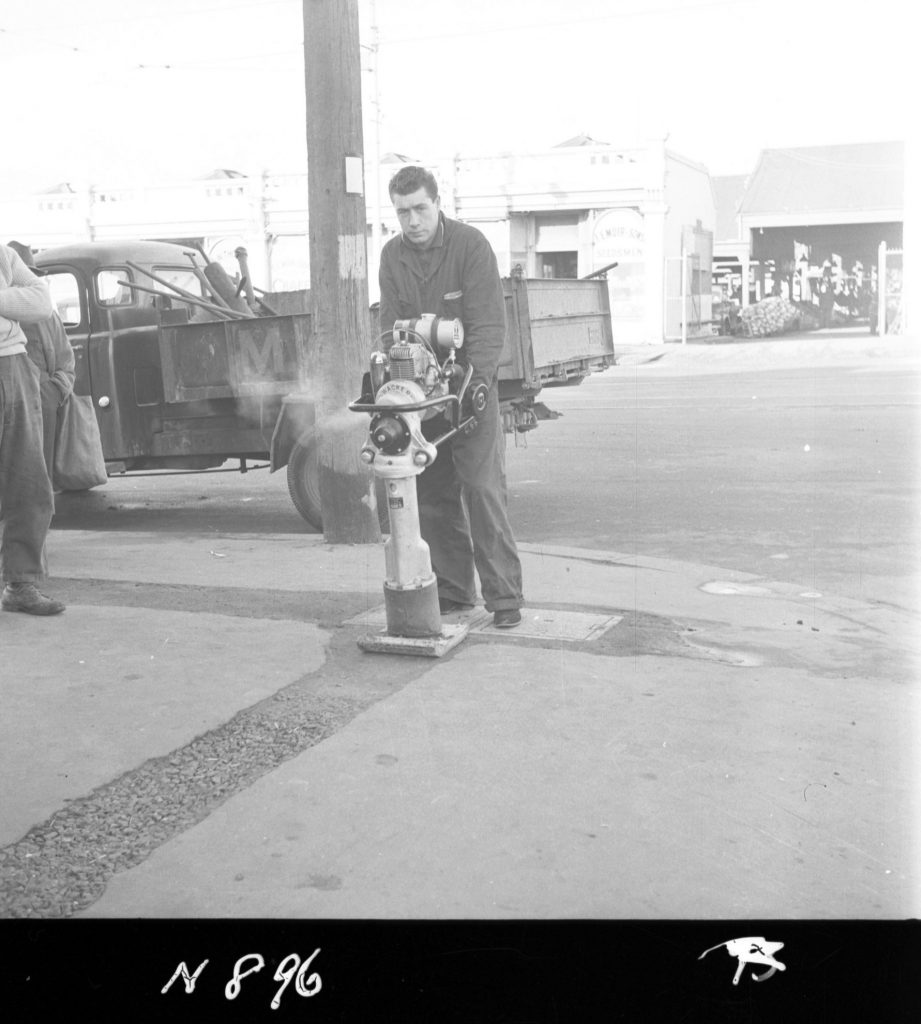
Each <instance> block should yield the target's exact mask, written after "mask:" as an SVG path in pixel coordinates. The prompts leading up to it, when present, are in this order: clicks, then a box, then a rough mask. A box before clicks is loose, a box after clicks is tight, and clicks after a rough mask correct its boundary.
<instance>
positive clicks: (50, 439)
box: [39, 376, 61, 487]
mask: <svg viewBox="0 0 921 1024" xmlns="http://www.w3.org/2000/svg"><path fill="white" fill-rule="evenodd" d="M39 392H40V394H41V402H42V436H43V438H44V450H45V467H46V469H47V470H48V476H49V477H51V478H52V487H53V486H54V478H53V474H54V440H55V434H56V433H57V427H58V411H59V410H60V408H61V391H60V389H59V388H58V387H57V385H56V384H54V383H52V380H51V378H50V377H47V376H46V377H44V379H43V380H41V382H40V384H39Z"/></svg>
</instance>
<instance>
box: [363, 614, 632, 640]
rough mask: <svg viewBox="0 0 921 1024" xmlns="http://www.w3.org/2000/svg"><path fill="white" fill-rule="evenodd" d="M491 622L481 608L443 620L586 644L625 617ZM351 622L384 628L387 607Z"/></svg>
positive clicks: (478, 629) (510, 636) (508, 635)
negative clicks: (507, 625) (501, 625)
mask: <svg viewBox="0 0 921 1024" xmlns="http://www.w3.org/2000/svg"><path fill="white" fill-rule="evenodd" d="M492 619H493V617H492V612H488V611H486V610H485V609H484V608H481V607H479V606H478V607H476V608H472V609H471V610H470V611H468V612H453V613H452V614H451V615H448V616H445V620H444V621H445V622H449V623H460V624H463V625H466V626H467V627H468V629H469V631H470V632H471V633H481V634H488V635H490V636H495V637H501V638H502V639H504V640H515V639H527V640H560V641H563V642H566V641H570V642H580V643H584V642H586V641H589V640H594V639H595V638H596V637H599V636H601V634H602V633H605V632H607V630H609V629H610V628H611V627H612V626H616V625H617V623H618V622H620V621H621V620H622V619H623V616H622V615H605V614H603V613H602V614H598V613H595V612H574V611H569V610H566V609H562V610H561V609H552V608H522V609H521V625H520V626H515V627H514V629H496V627H495V626H493V624H492ZM348 621H349V624H350V625H355V626H372V627H374V626H385V625H386V623H387V614H386V610H385V606H384V605H381V606H380V607H378V608H372V609H371V610H370V611H368V612H363V613H362V614H361V615H356V616H355V617H354V618H352V619H349V620H348Z"/></svg>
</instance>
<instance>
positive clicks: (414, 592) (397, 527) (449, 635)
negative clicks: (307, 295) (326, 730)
mask: <svg viewBox="0 0 921 1024" xmlns="http://www.w3.org/2000/svg"><path fill="white" fill-rule="evenodd" d="M388 333H390V332H388ZM392 338H393V344H392V346H391V347H390V351H389V352H388V353H384V352H374V353H373V354H372V356H371V369H370V372H369V373H366V374H365V376H364V381H363V384H362V395H361V398H359V400H358V401H357V402H352V403H350V405H349V409H351V410H352V411H353V412H359V413H369V414H370V416H371V423H370V427H369V430H368V439H367V441H366V442H365V444H364V445H363V446H362V449H361V453H360V457H361V459H362V461H363V462H365V463H367V464H368V465H369V466H370V467H371V469H372V471H373V472H374V474H375V476H377V477H379V478H380V479H381V480H382V481H383V482H384V485H385V489H386V493H387V511H388V515H389V517H390V536H389V538H388V539H387V541H386V542H385V544H384V557H385V564H386V579H385V581H384V606H385V610H386V616H387V628H386V629H385V630H384V631H383V632H380V633H377V634H373V635H369V636H364V637H361V638H360V639H359V641H358V645H359V646H360V647H361V648H362V649H363V650H366V651H378V652H383V653H392V654H419V655H425V656H428V657H436V658H437V657H441V655H443V654H445V653H446V652H447V651H449V650H451V649H452V648H453V647H456V646H457V645H458V644H459V643H460V642H461V641H462V640H463V639H464V637H465V636H466V635H467V626H466V625H464V624H462V623H461V624H445V623H442V621H441V612H440V611H439V608H438V583H437V580H436V578H435V574H434V572H433V571H432V563H431V558H430V554H429V546H428V544H426V542H425V541H424V540H423V539H422V535H421V532H420V527H419V505H418V500H417V497H416V477H417V476H418V475H419V474H420V473H422V472H424V471H425V468H426V467H427V466H429V465H431V463H432V462H434V461H435V459H436V458H437V457H438V446H439V445H441V444H443V443H444V442H445V441H447V440H448V439H449V438H451V437H454V436H455V435H456V434H460V433H468V432H469V431H471V430H473V428H474V427H475V426H476V415H477V413H480V412H482V411H483V409H484V408H485V407H486V399H487V391H486V387H485V385H482V384H481V385H477V386H476V387H473V388H471V387H470V378H471V373H472V371H471V369H470V367H467V368H466V369H465V368H464V367H463V366H461V365H460V364H459V363H458V362H457V360H456V353H457V350H458V349H459V348H461V347H462V346H463V343H464V327H463V324H462V323H461V322H460V320H447V319H444V318H441V317H437V316H434V315H433V314H424V315H423V316H420V317H417V318H414V319H411V320H397V321H396V323H395V324H394V325H393V331H392ZM438 415H442V416H443V417H444V418H445V420H446V422H445V426H446V430H445V431H444V433H442V434H440V435H439V436H437V437H436V438H434V440H431V441H429V440H427V439H426V438H425V437H423V435H422V429H421V428H422V421H423V420H426V419H430V418H433V417H435V416H438Z"/></svg>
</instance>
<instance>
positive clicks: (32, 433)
mask: <svg viewBox="0 0 921 1024" xmlns="http://www.w3.org/2000/svg"><path fill="white" fill-rule="evenodd" d="M53 514H54V494H53V492H52V490H51V481H50V480H49V479H48V471H47V469H46V467H45V454H44V448H43V436H42V404H41V398H40V395H39V371H38V367H37V366H36V365H35V364H34V363H33V362H32V360H31V359H30V358H29V357H28V356H27V355H26V354H25V353H24V352H23V353H19V354H17V355H12V356H0V529H2V531H3V536H2V538H0V579H2V581H3V583H13V582H22V583H40V582H41V581H42V580H43V579H44V577H45V565H46V563H45V538H46V537H47V535H48V527H49V526H50V525H51V517H52V515H53Z"/></svg>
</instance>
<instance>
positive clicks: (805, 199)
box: [741, 142, 905, 217]
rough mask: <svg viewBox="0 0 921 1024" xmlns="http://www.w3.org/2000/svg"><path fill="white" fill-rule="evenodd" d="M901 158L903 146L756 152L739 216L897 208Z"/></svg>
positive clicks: (882, 144)
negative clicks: (758, 154) (753, 168)
mask: <svg viewBox="0 0 921 1024" xmlns="http://www.w3.org/2000/svg"><path fill="white" fill-rule="evenodd" d="M904 160H905V144H904V143H903V142H864V143H856V144H852V145H842V146H807V147H804V148H800V149H765V150H762V151H761V155H760V157H759V158H758V163H757V164H756V165H755V170H754V172H753V173H752V175H751V178H750V180H749V182H748V187H747V188H746V189H745V192H744V195H743V197H742V201H741V213H742V216H743V217H751V216H755V215H758V214H769V213H770V214H774V213H789V214H805V213H819V212H823V211H825V212H832V211H834V212H839V211H840V212H841V213H843V214H846V213H848V212H852V213H858V212H859V213H867V212H872V211H874V210H880V211H886V210H890V211H891V210H900V209H901V208H902V205H903V192H904V177H905V173H904Z"/></svg>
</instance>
